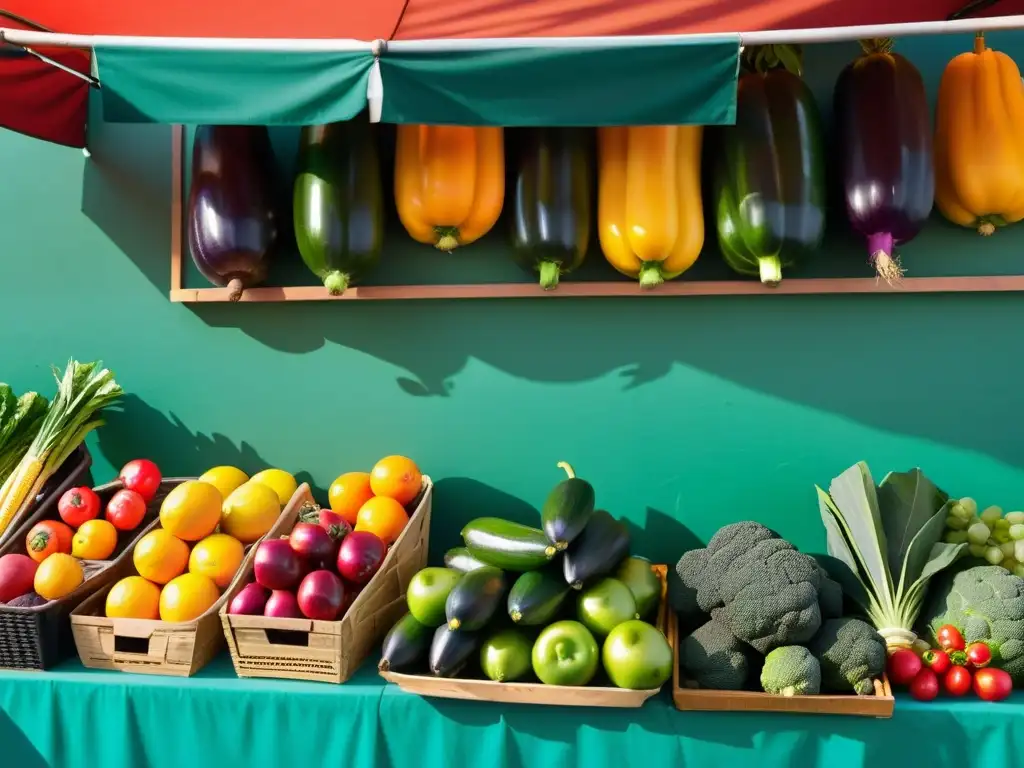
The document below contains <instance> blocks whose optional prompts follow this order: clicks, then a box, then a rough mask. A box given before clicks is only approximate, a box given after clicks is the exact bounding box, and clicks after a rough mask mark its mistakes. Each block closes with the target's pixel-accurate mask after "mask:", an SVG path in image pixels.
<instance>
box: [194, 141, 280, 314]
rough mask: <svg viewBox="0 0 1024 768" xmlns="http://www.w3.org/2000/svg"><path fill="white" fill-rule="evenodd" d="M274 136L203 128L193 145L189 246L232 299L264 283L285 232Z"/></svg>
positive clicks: (205, 271)
mask: <svg viewBox="0 0 1024 768" xmlns="http://www.w3.org/2000/svg"><path fill="white" fill-rule="evenodd" d="M273 162H274V156H273V149H272V147H271V145H270V134H269V133H268V132H267V129H266V128H265V127H263V126H249V125H201V126H199V127H198V128H197V129H196V135H195V139H194V141H193V144H192V185H191V189H190V190H189V196H188V214H187V215H188V244H189V248H190V249H191V251H192V260H193V261H195V263H196V266H197V267H198V268H199V271H200V272H202V273H203V276H204V277H205V278H206V279H207V280H209V281H210V282H211V283H213V284H215V285H219V286H227V287H228V289H229V290H230V299H231V301H238V300H239V299H240V298H241V297H242V291H243V290H244V289H245V288H251V287H253V286H256V285H259V284H260V283H262V282H263V281H264V280H266V278H267V269H268V266H269V261H270V258H271V256H272V254H273V251H274V248H275V246H276V245H277V242H278V238H279V230H280V223H281V219H280V213H279V211H278V207H279V206H278V201H279V197H280V190H278V189H277V188H276V187H275V176H274V165H273Z"/></svg>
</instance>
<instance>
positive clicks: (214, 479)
mask: <svg viewBox="0 0 1024 768" xmlns="http://www.w3.org/2000/svg"><path fill="white" fill-rule="evenodd" d="M199 479H200V480H201V481H203V482H204V483H209V484H210V485H212V486H213V487H214V488H216V489H217V490H218V491H220V495H221V496H223V497H224V498H225V499H226V498H227V497H228V496H230V495H231V492H232V491H233V490H235V488H238V487H239V486H240V485H244V484H245V483H247V482H249V476H248V475H247V474H245V472H243V471H242V470H240V469H239V468H238V467H214V468H213V469H208V470H206V471H205V472H203V474H201V475H200V476H199Z"/></svg>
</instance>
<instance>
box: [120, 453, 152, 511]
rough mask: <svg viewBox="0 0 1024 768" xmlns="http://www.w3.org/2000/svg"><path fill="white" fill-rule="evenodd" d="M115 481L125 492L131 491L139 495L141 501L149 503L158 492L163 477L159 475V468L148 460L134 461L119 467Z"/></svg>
mask: <svg viewBox="0 0 1024 768" xmlns="http://www.w3.org/2000/svg"><path fill="white" fill-rule="evenodd" d="M117 479H118V480H120V481H121V485H122V486H124V488H125V489H126V490H128V491H133V492H135V493H137V494H139V496H141V497H142V500H143V501H145V502H150V501H152V500H153V497H154V496H156V492H157V491H158V490H160V482H161V481H162V480H163V477H162V476H161V475H160V468H159V467H158V466H157V465H156V464H154V463H153V462H152V461H150V460H149V459H135V460H133V461H129V462H128V463H127V464H125V465H124V466H123V467H121V471H120V472H119V473H118V475H117Z"/></svg>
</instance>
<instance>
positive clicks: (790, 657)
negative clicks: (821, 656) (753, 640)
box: [761, 645, 821, 696]
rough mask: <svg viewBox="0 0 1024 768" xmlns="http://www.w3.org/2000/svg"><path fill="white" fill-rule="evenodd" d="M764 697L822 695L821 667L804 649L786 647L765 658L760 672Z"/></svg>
mask: <svg viewBox="0 0 1024 768" xmlns="http://www.w3.org/2000/svg"><path fill="white" fill-rule="evenodd" d="M761 687H762V688H764V690H765V693H774V694H776V695H780V696H802V695H805V694H813V693H819V692H820V691H821V665H820V664H819V663H818V660H817V659H816V658H814V655H813V654H812V653H811V652H810V651H809V650H807V649H806V648H804V647H803V646H801V645H784V646H782V647H781V648H776V649H775V650H774V651H772V652H771V653H769V654H768V655H767V656H765V659H764V667H762V668H761Z"/></svg>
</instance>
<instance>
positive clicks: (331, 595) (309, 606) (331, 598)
mask: <svg viewBox="0 0 1024 768" xmlns="http://www.w3.org/2000/svg"><path fill="white" fill-rule="evenodd" d="M295 598H296V601H297V602H298V604H299V610H300V611H302V615H303V616H305V617H306V618H307V619H313V620H315V621H334V620H335V619H337V618H338V615H339V614H340V613H341V609H342V607H343V606H344V605H345V585H344V583H342V581H341V579H340V578H338V576H337V575H336V574H334V573H332V572H331V571H328V570H326V569H320V570H317V571H313V572H311V573H309V574H307V575H306V576H305V578H303V579H302V583H301V584H299V588H298V590H297V591H296V593H295Z"/></svg>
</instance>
